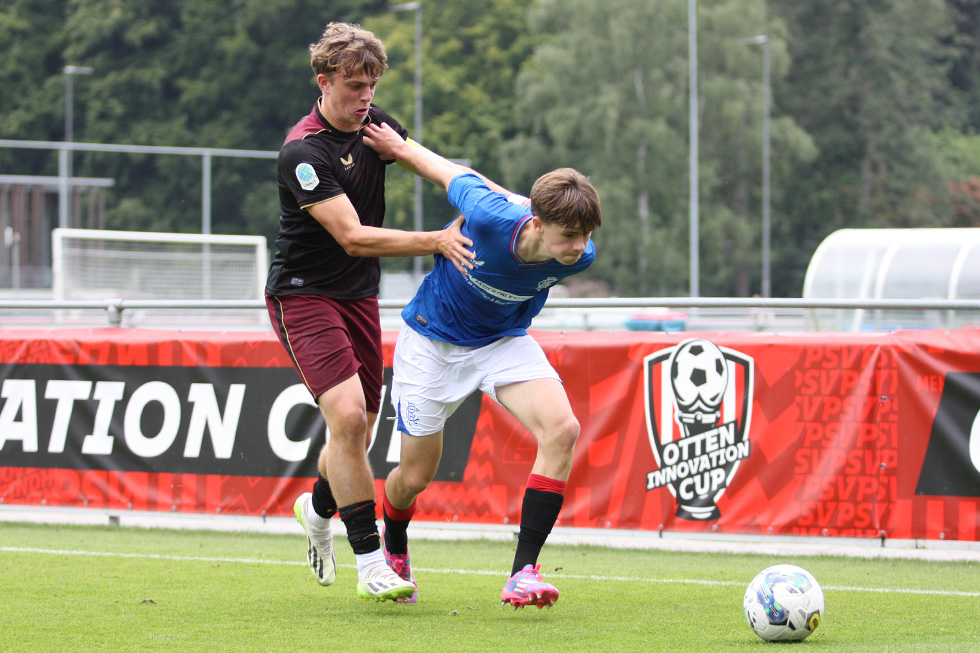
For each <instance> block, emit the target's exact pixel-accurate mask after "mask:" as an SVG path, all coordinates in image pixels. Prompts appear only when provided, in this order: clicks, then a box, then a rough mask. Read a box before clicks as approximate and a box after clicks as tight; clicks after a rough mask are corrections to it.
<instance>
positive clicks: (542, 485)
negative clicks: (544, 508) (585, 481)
mask: <svg viewBox="0 0 980 653" xmlns="http://www.w3.org/2000/svg"><path fill="white" fill-rule="evenodd" d="M565 485H566V482H565V481H556V480H555V479H553V478H548V477H547V476H541V475H539V474H531V475H530V476H528V477H527V487H528V489H530V490H541V491H542V492H554V493H555V494H561V495H564V494H565Z"/></svg>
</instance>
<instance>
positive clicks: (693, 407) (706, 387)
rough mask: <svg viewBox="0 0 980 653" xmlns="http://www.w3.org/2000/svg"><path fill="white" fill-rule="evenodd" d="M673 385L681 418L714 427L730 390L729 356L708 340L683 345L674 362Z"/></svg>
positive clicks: (672, 363)
mask: <svg viewBox="0 0 980 653" xmlns="http://www.w3.org/2000/svg"><path fill="white" fill-rule="evenodd" d="M670 384H671V386H672V388H673V391H674V401H675V402H676V404H677V409H678V411H679V413H680V414H679V415H678V417H679V419H681V420H683V421H685V422H695V421H697V422H700V423H702V424H714V423H715V421H717V419H718V412H719V411H718V407H719V406H720V405H721V400H722V397H724V395H725V390H726V389H727V388H728V365H727V364H726V362H725V355H724V354H722V353H721V350H720V349H719V348H718V346H717V345H715V344H714V343H713V342H709V341H708V340H700V339H693V340H687V341H685V342H682V343H681V344H679V345H678V346H677V349H675V350H674V353H673V355H672V356H671V359H670Z"/></svg>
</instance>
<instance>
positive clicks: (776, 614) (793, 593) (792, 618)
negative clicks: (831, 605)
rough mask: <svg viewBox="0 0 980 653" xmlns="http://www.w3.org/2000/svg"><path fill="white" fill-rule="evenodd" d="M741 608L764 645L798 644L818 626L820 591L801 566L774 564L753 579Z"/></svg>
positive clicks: (821, 612) (821, 605)
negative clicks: (797, 642)
mask: <svg viewBox="0 0 980 653" xmlns="http://www.w3.org/2000/svg"><path fill="white" fill-rule="evenodd" d="M742 608H743V609H744V611H745V619H746V621H748V622H749V626H751V627H752V630H754V631H755V634H756V635H758V636H759V637H761V638H762V639H764V640H766V641H767V642H789V641H800V640H804V639H806V638H807V637H809V636H810V633H812V632H813V631H814V630H816V629H817V626H819V625H820V620H821V619H822V618H823V611H824V603H823V590H821V589H820V585H819V584H818V583H817V579H816V578H814V577H813V575H812V574H811V573H810V572H808V571H807V570H805V569H803V568H802V567H797V566H796V565H775V566H773V567H769V568H768V569H763V570H762V571H760V572H759V574H758V575H757V576H756V577H755V578H753V579H752V582H751V583H749V586H748V588H746V590H745V596H744V597H743V598H742Z"/></svg>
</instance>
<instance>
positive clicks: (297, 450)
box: [269, 383, 317, 462]
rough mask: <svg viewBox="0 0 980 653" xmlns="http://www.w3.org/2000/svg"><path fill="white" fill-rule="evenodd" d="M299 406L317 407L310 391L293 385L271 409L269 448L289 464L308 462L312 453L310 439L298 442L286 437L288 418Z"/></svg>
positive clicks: (281, 393) (277, 398)
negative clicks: (293, 409)
mask: <svg viewBox="0 0 980 653" xmlns="http://www.w3.org/2000/svg"><path fill="white" fill-rule="evenodd" d="M298 404H306V405H307V406H313V407H314V408H316V407H317V405H316V403H315V402H314V401H313V397H311V396H310V391H309V390H307V389H306V386H305V385H303V384H302V383H297V384H296V385H291V386H289V387H288V388H286V389H285V390H283V391H282V392H280V393H279V396H278V397H276V400H275V402H273V404H272V408H271V409H269V446H270V447H272V453H274V454H276V455H277V456H279V458H280V459H282V460H285V461H287V462H299V461H301V460H306V457H307V456H308V455H309V453H310V441H309V439H306V440H301V441H299V442H297V441H295V440H291V439H290V438H289V436H288V435H286V417H288V416H289V411H290V410H292V408H293V406H296V405H298Z"/></svg>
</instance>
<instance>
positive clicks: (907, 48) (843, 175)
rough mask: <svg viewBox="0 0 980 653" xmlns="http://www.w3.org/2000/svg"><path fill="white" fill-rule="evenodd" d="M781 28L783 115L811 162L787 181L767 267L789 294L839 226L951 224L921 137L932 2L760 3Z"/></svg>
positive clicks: (935, 40)
mask: <svg viewBox="0 0 980 653" xmlns="http://www.w3.org/2000/svg"><path fill="white" fill-rule="evenodd" d="M770 5H771V6H772V7H773V9H774V12H775V13H776V14H777V15H779V16H780V17H781V18H782V19H783V20H784V21H785V23H786V25H787V27H788V34H789V35H788V39H787V43H788V45H789V52H790V56H791V58H792V60H793V62H794V64H793V68H792V70H791V71H790V74H789V76H788V77H787V78H786V79H785V80H782V81H780V82H778V83H777V84H776V85H775V93H776V95H777V97H780V98H783V99H782V100H781V102H782V108H783V110H784V111H785V112H786V113H787V114H788V115H790V116H792V117H793V118H794V119H795V120H796V121H797V122H798V123H799V124H800V125H801V126H802V127H803V128H804V129H806V130H807V131H808V132H809V133H810V134H812V135H813V138H814V141H815V142H816V144H817V147H818V148H819V151H820V154H819V156H818V157H817V158H816V159H815V160H814V161H813V162H812V163H810V164H809V165H807V166H805V167H803V168H802V169H801V170H799V174H797V175H795V176H794V177H793V179H792V180H790V182H789V183H790V185H791V186H790V188H789V189H788V192H787V194H786V201H785V205H784V210H785V211H786V213H787V214H788V215H789V216H790V222H789V223H788V225H787V226H788V227H789V230H788V231H787V232H786V237H787V238H789V239H790V243H791V244H792V247H788V248H786V249H782V250H781V251H780V252H779V254H780V256H779V260H778V261H777V265H779V266H780V267H783V268H784V269H786V270H787V271H788V273H787V274H785V275H782V276H781V277H780V279H779V286H778V288H779V290H780V291H781V293H784V294H795V293H798V292H799V289H800V288H801V287H802V273H803V270H804V269H805V267H801V266H799V264H798V262H799V261H800V259H801V258H802V260H804V261H806V260H808V259H809V255H810V254H812V252H813V251H814V249H815V248H816V246H817V245H818V244H819V243H820V241H822V240H823V238H825V237H826V236H827V235H828V234H829V233H830V232H832V231H834V230H836V229H840V228H842V227H918V226H944V225H946V224H948V221H949V220H950V219H951V217H952V212H951V210H950V207H949V202H948V197H947V196H946V193H945V186H944V180H943V179H942V175H941V172H942V167H941V165H940V160H939V157H938V156H937V155H936V153H935V151H934V149H933V148H932V147H930V143H929V138H928V131H929V129H930V128H935V127H938V126H939V125H941V124H943V123H944V122H945V121H946V119H948V118H949V117H950V116H949V114H944V112H943V110H942V108H943V104H942V103H941V102H939V101H938V100H939V99H940V98H941V97H943V96H944V94H945V88H946V83H945V81H944V80H945V79H946V64H945V63H944V60H946V58H947V57H946V54H945V53H944V52H943V49H942V46H941V41H942V40H943V39H944V38H946V37H947V36H948V34H949V29H950V23H949V17H948V15H947V13H946V8H945V6H944V3H943V1H942V0H874V1H871V2H869V1H867V0H840V1H839V2H834V3H823V2H811V1H808V2H798V1H797V0H770Z"/></svg>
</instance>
